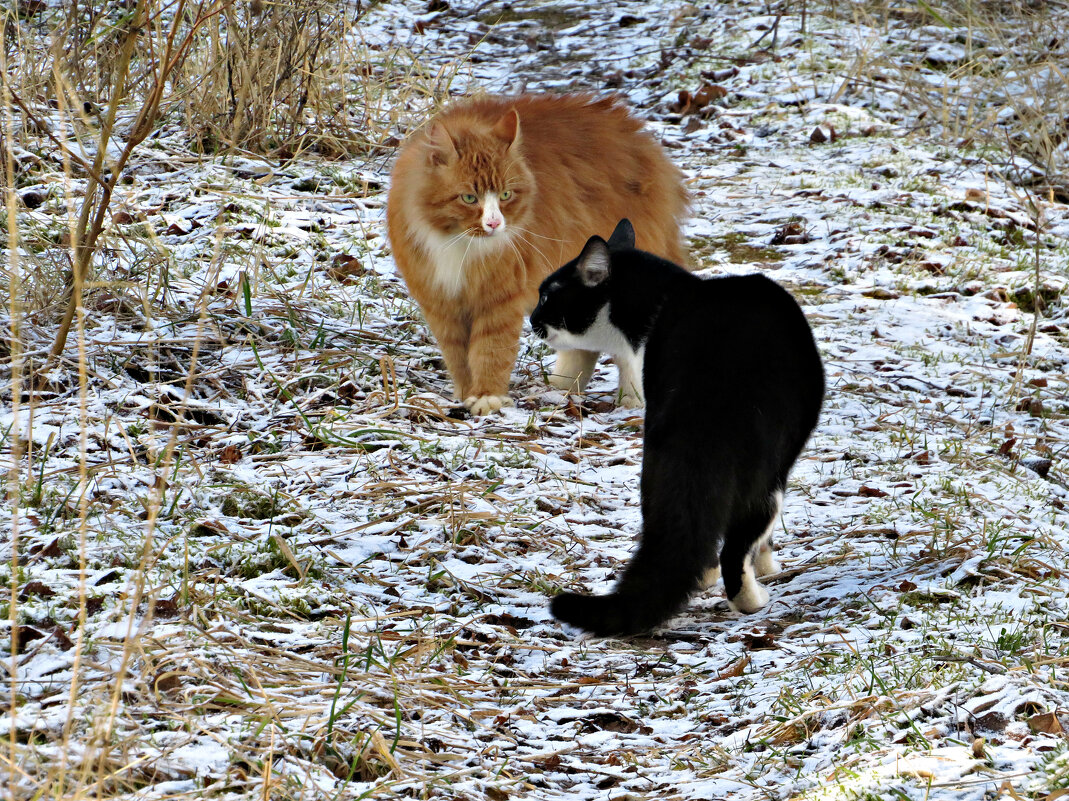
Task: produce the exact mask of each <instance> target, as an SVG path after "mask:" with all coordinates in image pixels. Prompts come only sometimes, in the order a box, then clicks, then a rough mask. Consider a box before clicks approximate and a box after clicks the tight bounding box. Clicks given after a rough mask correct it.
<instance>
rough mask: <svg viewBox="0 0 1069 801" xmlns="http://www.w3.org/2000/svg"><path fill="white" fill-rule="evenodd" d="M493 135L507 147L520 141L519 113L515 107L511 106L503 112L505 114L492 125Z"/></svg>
mask: <svg viewBox="0 0 1069 801" xmlns="http://www.w3.org/2000/svg"><path fill="white" fill-rule="evenodd" d="M494 136H496V137H497V138H498V139H500V140H501V141H503V142H506V143H507V144H508V146H509V147H512V146H513V145H514V144H516V143H517V142H518V141H520V115H519V112H517V111H516V109H514V108H511V109H509V110H508V111H506V112H505V116H503V117H502V118H501V119H499V120H498V121H497V124H496V125H495V126H494Z"/></svg>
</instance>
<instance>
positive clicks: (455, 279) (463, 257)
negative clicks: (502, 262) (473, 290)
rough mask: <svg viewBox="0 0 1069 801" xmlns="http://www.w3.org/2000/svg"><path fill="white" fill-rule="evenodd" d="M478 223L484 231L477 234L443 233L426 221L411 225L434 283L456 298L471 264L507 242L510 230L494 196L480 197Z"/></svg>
mask: <svg viewBox="0 0 1069 801" xmlns="http://www.w3.org/2000/svg"><path fill="white" fill-rule="evenodd" d="M481 225H482V228H483V231H485V233H486V235H485V236H478V237H473V236H469V235H468V233H467V232H466V231H461V232H459V233H456V234H445V233H442V232H441V231H438V230H436V229H434V228H431V227H430V226H428V225H418V224H417V225H416V226H414V227H413V231H412V234H413V238H414V239H416V241H417V242H419V244H420V246H421V247H422V249H423V251H424V252H425V253H426V256H427V260H428V262H429V263H430V266H431V270H430V273H431V278H432V280H433V283H434V284H435V286H437V288H438V289H440V290H441V291H442V293H443V294H445V295H446V296H447V297H450V298H455V297H457V296H458V295H460V294H461V292H463V290H464V286H465V284H466V283H467V278H468V272H469V271H470V267H471V265H472V264H474V263H476V262H479V261H482V260H483V259H485V258H487V257H493V256H495V255H497V254H500V253H501V252H503V251H504V250H505V249H506V248H507V247H508V245H509V243H508V239H509V238H510V237H511V236H512V232H511V231H510V230H509V226H508V223H507V221H506V220H505V218H504V216H503V215H502V213H501V208H500V205H499V204H498V202H497V198H496V197H493V196H490V195H488V196H487V197H486V198H485V199H484V200H483V213H482V220H481Z"/></svg>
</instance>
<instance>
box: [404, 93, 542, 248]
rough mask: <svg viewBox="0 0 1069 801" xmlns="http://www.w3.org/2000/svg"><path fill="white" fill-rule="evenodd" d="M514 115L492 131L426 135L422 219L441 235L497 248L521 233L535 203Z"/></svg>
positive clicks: (441, 130)
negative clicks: (494, 243) (426, 163)
mask: <svg viewBox="0 0 1069 801" xmlns="http://www.w3.org/2000/svg"><path fill="white" fill-rule="evenodd" d="M519 136H520V132H519V120H518V118H517V116H516V113H515V112H510V113H508V114H506V115H505V117H503V118H502V119H501V120H500V121H499V122H498V123H497V124H496V125H495V126H493V127H492V128H488V127H486V126H485V125H483V126H476V125H474V124H473V125H470V126H464V127H462V126H460V125H457V124H454V125H453V127H452V129H451V130H446V128H445V127H444V126H443V125H441V124H437V125H435V126H434V127H433V128H432V129H431V131H430V133H429V134H428V140H427V161H428V176H427V182H426V184H425V191H424V193H423V195H422V197H421V203H422V206H423V208H422V211H423V217H424V219H425V220H426V221H427V222H428V223H429V224H430V226H431V227H432V228H433V229H434V230H435V231H437V232H438V233H439V234H442V235H445V236H450V237H454V236H458V235H459V236H465V235H466V236H468V237H472V238H476V239H484V240H485V241H486V244H491V243H492V242H493V241H494V240H496V239H500V241H501V243H502V244H504V243H505V241H506V240H507V239H508V238H509V237H511V236H512V234H513V229H515V231H516V233H520V232H522V230H523V228H524V222H525V219H526V217H527V215H528V214H529V213H530V209H531V207H532V203H533V200H534V190H535V183H534V176H533V175H532V174H531V171H530V169H529V168H528V167H527V164H526V163H525V162H524V159H523V156H522V155H521V153H520V152H519V151H520V148H519V146H518V143H519Z"/></svg>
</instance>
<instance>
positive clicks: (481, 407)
mask: <svg viewBox="0 0 1069 801" xmlns="http://www.w3.org/2000/svg"><path fill="white" fill-rule="evenodd" d="M510 305H512V304H510ZM522 327H523V312H522V310H521V309H520V308H519V306H518V305H517V306H515V308H510V309H502V308H500V307H499V308H496V309H492V310H488V311H487V312H486V313H484V314H482V315H478V316H476V317H475V319H474V320H473V321H472V326H471V341H470V343H469V345H468V365H469V366H470V367H471V388H470V389H469V391H468V393H467V395H466V396H465V398H464V405H465V406H467V407H468V409H470V410H471V413H472V414H475V415H481V414H489V413H490V412H496V411H497V410H498V409H500V408H501V407H503V406H512V405H513V403H512V399H511V398H510V397H509V396H508V389H509V376H511V375H512V366H513V365H514V364H515V363H516V353H517V351H518V350H519V347H520V329H521V328H522Z"/></svg>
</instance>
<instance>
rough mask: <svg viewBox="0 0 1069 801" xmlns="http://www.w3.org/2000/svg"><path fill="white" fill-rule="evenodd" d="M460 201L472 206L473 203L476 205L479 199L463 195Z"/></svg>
mask: <svg viewBox="0 0 1069 801" xmlns="http://www.w3.org/2000/svg"><path fill="white" fill-rule="evenodd" d="M460 199H461V200H463V201H464V202H465V203H467V204H468V205H471V204H472V203H474V202H475V201H476V200H478V199H479V198H477V197H475V195H461V196H460Z"/></svg>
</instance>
